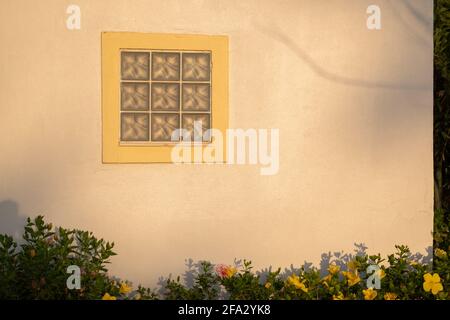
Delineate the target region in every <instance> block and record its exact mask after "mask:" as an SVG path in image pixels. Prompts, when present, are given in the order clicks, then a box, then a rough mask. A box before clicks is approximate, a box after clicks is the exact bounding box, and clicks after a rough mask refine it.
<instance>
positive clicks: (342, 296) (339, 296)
mask: <svg viewBox="0 0 450 320" xmlns="http://www.w3.org/2000/svg"><path fill="white" fill-rule="evenodd" d="M344 299H345V298H344V294H343V293H342V292H339V293H338V294H337V295H334V294H333V300H344Z"/></svg>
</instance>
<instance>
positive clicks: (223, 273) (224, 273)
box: [216, 264, 237, 278]
mask: <svg viewBox="0 0 450 320" xmlns="http://www.w3.org/2000/svg"><path fill="white" fill-rule="evenodd" d="M236 272H237V270H236V268H235V267H231V266H226V265H224V264H218V265H217V266H216V273H217V275H218V276H219V277H221V278H231V277H232V276H233V275H234V274H235V273H236Z"/></svg>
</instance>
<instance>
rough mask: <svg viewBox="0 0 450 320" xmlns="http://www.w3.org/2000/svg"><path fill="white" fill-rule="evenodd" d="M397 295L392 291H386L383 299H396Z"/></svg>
mask: <svg viewBox="0 0 450 320" xmlns="http://www.w3.org/2000/svg"><path fill="white" fill-rule="evenodd" d="M396 299H397V295H396V294H395V293H393V292H386V293H385V295H384V300H396Z"/></svg>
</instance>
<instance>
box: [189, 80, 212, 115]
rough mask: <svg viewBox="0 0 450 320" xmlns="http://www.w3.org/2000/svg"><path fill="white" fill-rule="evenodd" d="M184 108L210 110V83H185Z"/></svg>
mask: <svg viewBox="0 0 450 320" xmlns="http://www.w3.org/2000/svg"><path fill="white" fill-rule="evenodd" d="M182 99H183V110H184V111H209V106H210V89H209V84H183V95H182Z"/></svg>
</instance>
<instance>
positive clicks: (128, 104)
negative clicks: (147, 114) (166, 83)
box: [120, 82, 149, 111]
mask: <svg viewBox="0 0 450 320" xmlns="http://www.w3.org/2000/svg"><path fill="white" fill-rule="evenodd" d="M120 92H121V94H120V96H121V99H120V103H121V109H122V110H131V111H136V110H139V111H143V110H148V102H149V90H148V83H132V82H123V83H122V84H121V85H120Z"/></svg>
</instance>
